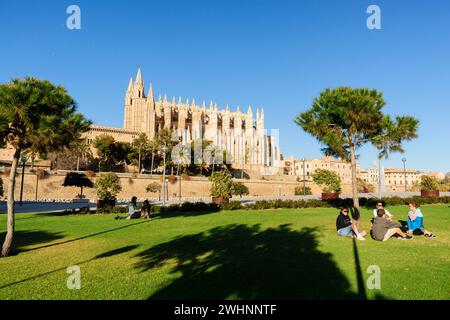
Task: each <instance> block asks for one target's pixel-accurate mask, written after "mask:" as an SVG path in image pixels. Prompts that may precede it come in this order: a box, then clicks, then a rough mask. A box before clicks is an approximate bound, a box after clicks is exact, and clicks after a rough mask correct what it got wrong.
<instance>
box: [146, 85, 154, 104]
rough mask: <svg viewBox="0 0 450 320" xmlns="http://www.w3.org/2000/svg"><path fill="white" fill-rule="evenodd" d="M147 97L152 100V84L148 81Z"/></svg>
mask: <svg viewBox="0 0 450 320" xmlns="http://www.w3.org/2000/svg"><path fill="white" fill-rule="evenodd" d="M147 97H148V100H150V101H153V86H152V84H151V83H150V88H149V89H148V95H147Z"/></svg>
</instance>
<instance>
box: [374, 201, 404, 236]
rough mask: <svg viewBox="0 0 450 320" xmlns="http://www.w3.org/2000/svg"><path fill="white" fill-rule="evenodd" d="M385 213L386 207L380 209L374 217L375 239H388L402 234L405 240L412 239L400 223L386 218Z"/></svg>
mask: <svg viewBox="0 0 450 320" xmlns="http://www.w3.org/2000/svg"><path fill="white" fill-rule="evenodd" d="M385 214H386V211H385V210H384V209H378V210H377V216H376V217H375V218H374V219H373V224H372V237H373V238H374V239H375V240H378V241H386V240H388V239H389V238H390V237H392V236H394V235H397V236H400V239H403V240H409V239H412V237H411V236H410V235H407V234H405V233H403V231H402V230H401V229H400V227H401V224H400V223H398V222H394V221H391V220H389V219H387V218H385Z"/></svg>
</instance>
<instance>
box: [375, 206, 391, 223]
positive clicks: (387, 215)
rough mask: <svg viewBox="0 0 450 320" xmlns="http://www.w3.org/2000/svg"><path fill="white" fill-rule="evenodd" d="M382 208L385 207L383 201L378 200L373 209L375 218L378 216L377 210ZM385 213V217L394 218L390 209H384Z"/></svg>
mask: <svg viewBox="0 0 450 320" xmlns="http://www.w3.org/2000/svg"><path fill="white" fill-rule="evenodd" d="M380 209H384V207H383V203H382V202H381V201H378V202H377V204H376V206H375V209H373V217H374V218H376V217H377V211H378V210H380ZM384 214H385V218H389V219H390V220H392V217H393V215H392V214H391V213H390V212H389V211H387V210H386V209H384Z"/></svg>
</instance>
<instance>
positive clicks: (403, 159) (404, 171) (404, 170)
mask: <svg viewBox="0 0 450 320" xmlns="http://www.w3.org/2000/svg"><path fill="white" fill-rule="evenodd" d="M402 161H403V175H404V177H405V192H406V158H402Z"/></svg>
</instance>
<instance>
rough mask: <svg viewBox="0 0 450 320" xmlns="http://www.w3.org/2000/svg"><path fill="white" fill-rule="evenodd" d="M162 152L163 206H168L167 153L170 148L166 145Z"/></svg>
mask: <svg viewBox="0 0 450 320" xmlns="http://www.w3.org/2000/svg"><path fill="white" fill-rule="evenodd" d="M161 151H162V152H163V153H164V162H163V206H165V205H166V187H165V183H166V153H167V152H168V151H169V148H168V147H167V146H166V145H164V146H162V147H161Z"/></svg>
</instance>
